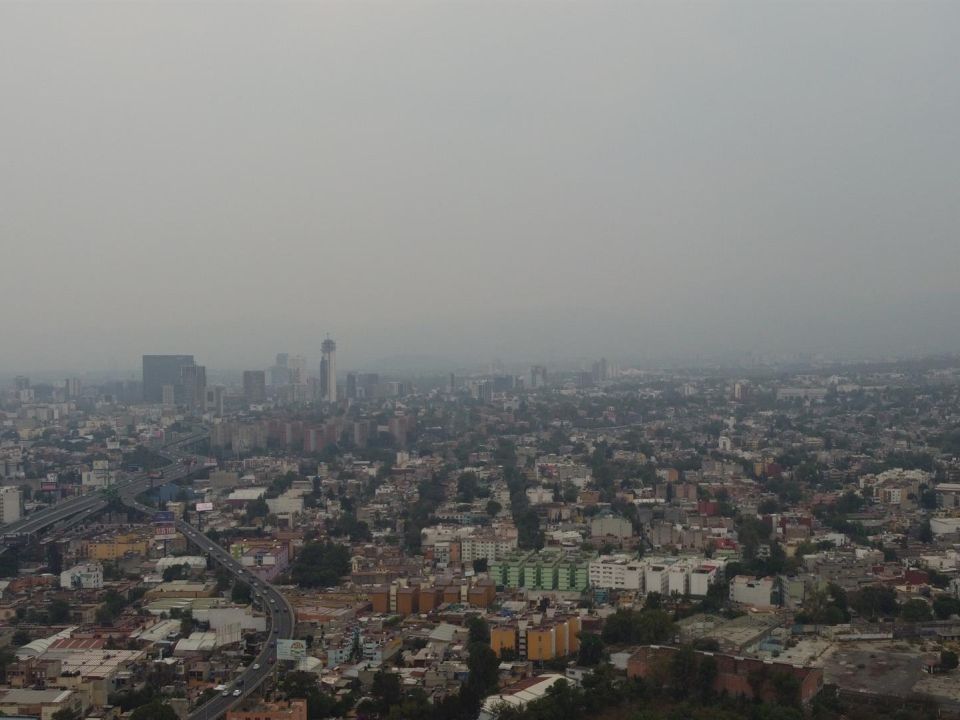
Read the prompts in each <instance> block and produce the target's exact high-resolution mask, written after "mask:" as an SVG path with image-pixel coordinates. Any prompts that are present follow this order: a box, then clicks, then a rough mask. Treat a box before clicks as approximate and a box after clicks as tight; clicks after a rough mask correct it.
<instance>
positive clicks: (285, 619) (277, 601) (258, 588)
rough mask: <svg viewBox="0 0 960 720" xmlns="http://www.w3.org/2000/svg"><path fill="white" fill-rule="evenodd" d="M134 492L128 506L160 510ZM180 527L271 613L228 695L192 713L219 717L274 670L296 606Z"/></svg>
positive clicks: (210, 719)
mask: <svg viewBox="0 0 960 720" xmlns="http://www.w3.org/2000/svg"><path fill="white" fill-rule="evenodd" d="M131 493H132V491H128V492H122V493H121V494H120V498H121V500H122V501H123V502H124V504H125V505H127V506H128V507H132V508H135V509H137V510H140V511H141V512H144V513H148V514H149V513H153V512H155V511H156V508H151V507H149V506H147V505H143V504H141V503H139V502H137V501H136V499H135V496H134V495H133V494H131ZM177 530H178V531H179V532H181V533H182V534H183V535H184V537H186V538H187V540H189V541H190V542H191V543H193V544H194V545H196V546H197V547H198V548H200V550H201V551H203V552H204V553H206V554H207V555H208V556H209V557H210V558H211V559H212V560H213V561H215V562H217V563H219V564H220V565H221V566H223V567H225V568H226V569H227V570H229V571H230V572H231V573H232V574H233V576H234V577H235V578H237V579H238V580H242V581H243V582H245V583H247V584H248V585H249V586H250V589H251V595H252V596H253V597H254V599H257V600H259V601H260V605H261V606H262V607H263V609H264V611H265V612H266V613H267V619H268V635H267V637H268V640H267V642H266V643H264V646H263V648H262V649H261V650H260V653H259V654H258V655H257V657H256V659H255V660H254V661H253V662H252V663H251V664H250V666H249V667H247V668H246V669H245V670H244V671H243V672H242V673H241V674H240V676H239V677H238V678H237V679H236V680H235V681H234V682H233V683H232V684H231V685H230V688H229V690H228V691H227V692H228V695H227V696H223V695H217V696H216V697H215V698H213V699H212V700H210V701H208V702H207V703H206V704H205V705H202V706H201V707H199V708H197V709H196V710H194V711H193V712H192V713H190V715H189V720H215V719H216V718H220V717H222V716H223V715H224V714H226V712H227V710H230V709H231V708H233V707H234V706H236V705H238V704H239V703H240V702H242V701H243V699H244V698H246V697H247V696H248V695H250V694H251V693H252V692H254V691H255V690H256V689H257V688H258V687H259V686H260V685H261V684H262V683H263V681H264V680H266V678H267V677H268V676H269V675H270V673H271V672H273V670H274V668H275V664H276V656H277V648H276V643H277V640H280V639H285V638H292V637H293V630H294V614H293V608H292V607H291V606H290V603H289V602H287V599H286V598H285V597H284V596H283V595H281V594H280V592H279V591H278V590H277V589H276V588H275V587H273V586H272V585H270V584H269V583H267V582H264V581H263V580H260V579H259V578H257V577H256V576H255V575H253V574H252V573H250V572H248V571H247V570H245V569H244V568H243V566H242V565H240V563H238V562H237V561H236V560H235V559H234V558H233V556H232V555H230V553H229V552H227V551H226V550H224V549H223V548H222V547H221V546H220V545H218V544H217V543H215V542H213V541H212V540H211V539H210V538H208V537H207V536H206V535H204V534H203V533H202V532H200V531H199V530H197V529H196V528H195V527H193V526H192V525H189V524H187V523H185V522H183V521H182V520H181V521H178V522H177ZM256 666H259V667H256ZM235 689H237V690H240V693H241V694H240V695H239V696H234V695H233V691H234V690H235Z"/></svg>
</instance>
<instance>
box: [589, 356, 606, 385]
mask: <svg viewBox="0 0 960 720" xmlns="http://www.w3.org/2000/svg"><path fill="white" fill-rule="evenodd" d="M609 376H610V372H609V368H608V367H607V359H606V358H600V359H599V360H597V361H596V362H595V363H594V364H593V381H594V382H597V383H599V382H603V381H604V380H607V379H608V378H609Z"/></svg>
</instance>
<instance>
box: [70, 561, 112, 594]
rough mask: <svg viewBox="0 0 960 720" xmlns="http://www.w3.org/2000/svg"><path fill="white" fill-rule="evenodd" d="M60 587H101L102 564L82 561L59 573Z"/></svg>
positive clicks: (91, 588) (95, 588)
mask: <svg viewBox="0 0 960 720" xmlns="http://www.w3.org/2000/svg"><path fill="white" fill-rule="evenodd" d="M60 587H62V588H70V589H72V590H80V589H83V590H99V589H101V588H102V587H103V565H101V564H100V563H84V564H82V565H75V566H74V567H72V568H70V569H69V570H64V571H63V572H62V573H60Z"/></svg>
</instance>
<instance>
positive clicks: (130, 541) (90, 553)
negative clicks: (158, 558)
mask: <svg viewBox="0 0 960 720" xmlns="http://www.w3.org/2000/svg"><path fill="white" fill-rule="evenodd" d="M149 547H150V541H149V540H148V539H147V538H146V537H145V536H143V535H138V534H135V533H127V534H122V535H114V536H113V537H107V538H97V539H95V540H91V541H90V543H89V544H88V545H87V557H88V558H90V559H91V560H101V561H102V560H119V559H120V558H123V557H125V556H126V555H128V554H130V555H146V554H147V550H148V549H149Z"/></svg>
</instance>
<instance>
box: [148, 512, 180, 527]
mask: <svg viewBox="0 0 960 720" xmlns="http://www.w3.org/2000/svg"><path fill="white" fill-rule="evenodd" d="M176 521H177V518H176V517H174V514H173V512H171V511H169V510H160V511H158V512H155V513H154V514H153V522H154V523H157V524H160V523H174V522H176Z"/></svg>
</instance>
